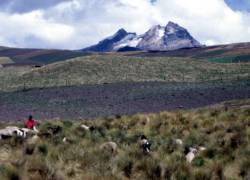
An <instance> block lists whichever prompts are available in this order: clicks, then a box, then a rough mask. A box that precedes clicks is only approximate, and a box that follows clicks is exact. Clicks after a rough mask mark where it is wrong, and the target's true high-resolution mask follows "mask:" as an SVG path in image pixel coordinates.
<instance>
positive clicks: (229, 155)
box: [0, 100, 250, 180]
mask: <svg viewBox="0 0 250 180" xmlns="http://www.w3.org/2000/svg"><path fill="white" fill-rule="evenodd" d="M249 105H250V101H249V100H248V101H242V102H230V103H226V104H224V105H219V106H217V107H216V109H215V108H205V109H200V110H193V111H177V112H162V113H159V114H148V115H146V114H139V115H134V116H124V117H117V118H111V119H97V120H95V121H90V120H89V121H88V120H80V121H79V122H75V123H73V122H71V121H63V120H54V121H51V122H42V124H41V125H40V127H39V129H40V134H39V137H40V138H39V139H38V140H36V141H34V142H32V141H31V139H28V140H22V139H20V138H17V137H14V138H11V139H7V140H1V141H0V144H1V146H0V152H1V153H0V176H1V179H3V180H5V179H6V180H7V179H27V180H29V179H36V180H40V179H41V180H42V179H58V180H59V179H60V180H63V179H79V180H80V179H177V180H183V179H191V180H193V179H194V180H201V179H202V180H209V179H249V178H250V161H249V159H250V131H249V130H250V127H249V126H250V111H249V108H248V107H249ZM230 106H232V107H233V108H232V107H230ZM71 120H74V119H71ZM81 124H85V125H88V126H93V127H94V128H93V130H92V131H88V130H84V129H83V128H80V125H81ZM5 126H6V124H1V127H5ZM51 129H57V131H52V130H51ZM142 134H144V135H146V136H147V138H148V139H149V141H150V142H151V143H152V148H151V152H150V153H149V154H145V153H143V151H142V149H141V148H140V146H139V145H138V138H139V136H140V135H142ZM64 137H66V141H65V142H63V138H64ZM176 139H181V140H182V141H183V145H178V144H176V143H174V142H175V140H176ZM110 141H112V142H115V143H116V144H117V149H115V150H114V151H111V149H110V148H108V147H106V148H102V147H101V145H102V144H103V143H105V142H110ZM199 146H203V147H205V148H206V150H205V151H202V152H199V153H198V154H197V155H196V157H195V159H194V160H193V161H192V163H191V164H190V163H188V162H186V159H185V154H184V151H185V149H186V148H188V147H197V148H198V147H199Z"/></svg>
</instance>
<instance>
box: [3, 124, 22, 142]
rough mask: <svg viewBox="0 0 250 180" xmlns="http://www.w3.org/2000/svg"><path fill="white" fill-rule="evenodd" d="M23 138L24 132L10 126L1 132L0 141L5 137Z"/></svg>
mask: <svg viewBox="0 0 250 180" xmlns="http://www.w3.org/2000/svg"><path fill="white" fill-rule="evenodd" d="M14 135H17V136H19V137H20V136H23V132H22V131H20V129H19V128H18V127H15V126H8V127H6V128H5V129H1V130H0V139H3V138H4V137H11V136H14Z"/></svg>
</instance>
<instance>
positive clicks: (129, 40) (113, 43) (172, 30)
mask: <svg viewBox="0 0 250 180" xmlns="http://www.w3.org/2000/svg"><path fill="white" fill-rule="evenodd" d="M200 46H201V44H200V43H199V42H198V41H197V40H195V39H194V38H193V37H192V36H191V35H190V33H189V32H188V31H187V30H186V29H185V28H183V27H181V26H179V25H178V24H176V23H173V22H169V23H168V24H167V25H166V26H165V27H164V26H160V25H156V26H153V27H152V28H151V29H149V30H148V31H147V32H146V33H144V34H142V35H137V34H136V33H128V32H126V31H125V30H124V29H121V30H119V31H118V32H116V33H115V34H114V35H113V36H111V37H108V38H106V39H104V40H102V41H100V42H99V43H98V44H96V45H94V46H91V47H88V48H85V49H83V51H94V52H109V51H119V49H124V48H125V49H133V48H135V49H139V50H156V51H166V50H176V49H182V48H193V47H200Z"/></svg>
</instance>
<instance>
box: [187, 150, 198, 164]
mask: <svg viewBox="0 0 250 180" xmlns="http://www.w3.org/2000/svg"><path fill="white" fill-rule="evenodd" d="M197 153H198V150H197V149H196V148H189V152H188V153H187V154H186V160H187V162H189V163H192V161H193V159H194V158H195V155H196V154H197Z"/></svg>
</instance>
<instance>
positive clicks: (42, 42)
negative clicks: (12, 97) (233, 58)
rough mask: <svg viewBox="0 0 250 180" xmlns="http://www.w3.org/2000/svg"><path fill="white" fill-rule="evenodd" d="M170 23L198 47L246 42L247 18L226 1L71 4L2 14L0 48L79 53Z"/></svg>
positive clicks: (91, 0)
mask: <svg viewBox="0 0 250 180" xmlns="http://www.w3.org/2000/svg"><path fill="white" fill-rule="evenodd" d="M169 20H171V21H175V22H177V23H179V24H180V25H182V26H184V27H186V28H187V29H188V30H189V31H190V32H191V34H192V35H193V36H194V37H195V38H196V39H198V40H199V41H201V42H202V43H207V44H209V45H211V44H217V43H219V44H222V43H232V42H243V41H250V21H249V20H250V14H248V13H246V12H240V11H233V10H232V9H230V8H229V7H228V6H227V4H226V3H225V2H224V0H157V1H156V2H155V3H154V4H152V3H151V2H150V0H133V1H131V0H72V1H65V2H63V3H59V4H57V5H55V6H54V7H50V8H48V9H41V10H35V11H31V12H28V13H23V14H10V13H7V12H5V13H4V12H2V13H0V22H1V27H0V34H1V38H0V45H11V46H19V47H42V48H70V49H78V48H83V47H84V46H87V45H90V44H94V43H96V42H97V41H99V40H101V39H102V38H104V37H106V36H108V35H112V34H113V33H114V32H115V31H117V30H118V29H119V28H121V27H123V28H125V29H126V30H128V31H132V32H138V33H143V32H145V31H146V30H147V29H148V28H150V27H151V26H152V25H155V24H162V25H165V24H166V23H167V22H168V21H169Z"/></svg>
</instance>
